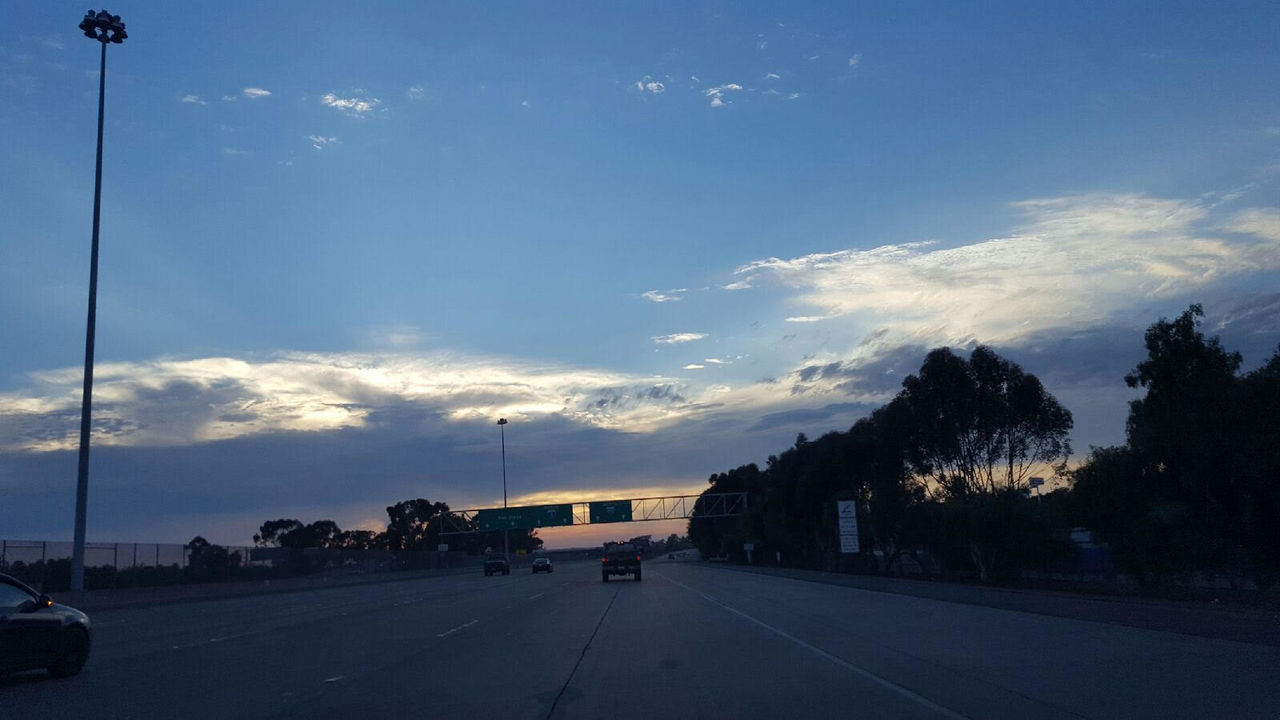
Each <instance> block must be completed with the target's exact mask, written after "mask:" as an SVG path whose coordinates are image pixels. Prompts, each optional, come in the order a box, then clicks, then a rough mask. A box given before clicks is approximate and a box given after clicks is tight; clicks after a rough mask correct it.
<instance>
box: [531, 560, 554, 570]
mask: <svg viewBox="0 0 1280 720" xmlns="http://www.w3.org/2000/svg"><path fill="white" fill-rule="evenodd" d="M533 571H534V572H535V573H540V572H555V570H554V569H553V568H552V567H551V558H549V557H540V558H534V559H533Z"/></svg>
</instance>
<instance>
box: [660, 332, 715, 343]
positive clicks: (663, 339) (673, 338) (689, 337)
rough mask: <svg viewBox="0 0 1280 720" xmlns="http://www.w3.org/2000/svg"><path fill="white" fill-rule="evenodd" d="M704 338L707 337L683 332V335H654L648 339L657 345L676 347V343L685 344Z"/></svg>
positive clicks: (701, 334)
mask: <svg viewBox="0 0 1280 720" xmlns="http://www.w3.org/2000/svg"><path fill="white" fill-rule="evenodd" d="M706 336H707V334H706V333H694V332H683V333H672V334H670V335H655V336H653V337H651V338H649V339H650V340H652V341H653V342H654V343H655V344H657V345H676V344H678V343H687V342H693V341H695V340H701V339H703V338H705V337H706Z"/></svg>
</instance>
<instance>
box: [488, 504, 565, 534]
mask: <svg viewBox="0 0 1280 720" xmlns="http://www.w3.org/2000/svg"><path fill="white" fill-rule="evenodd" d="M572 524H573V505H572V504H564V505H533V506H530V507H513V508H495V509H493V510H477V511H476V525H477V526H478V528H479V530H480V531H481V532H487V531H489V530H531V529H533V528H540V527H559V526H561V525H572Z"/></svg>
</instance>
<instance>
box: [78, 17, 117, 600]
mask: <svg viewBox="0 0 1280 720" xmlns="http://www.w3.org/2000/svg"><path fill="white" fill-rule="evenodd" d="M80 29H81V30H83V31H84V35H85V37H87V38H89V39H91V40H97V41H98V42H99V43H100V44H101V45H102V61H101V63H100V64H99V66H98V167H97V170H96V171H95V174H94V180H93V249H92V250H91V251H90V253H89V321H88V326H87V328H86V330H85V339H84V395H83V397H82V399H81V403H80V464H79V468H78V470H77V472H76V529H75V544H74V545H73V546H72V549H71V589H72V590H83V589H84V517H85V511H86V506H87V504H88V501H89V429H90V417H91V415H92V413H93V339H94V330H95V328H96V325H97V315H98V217H99V215H100V214H101V210H102V119H103V113H104V108H105V102H106V94H107V45H108V44H109V43H116V44H117V45H118V44H120V43H122V42H124V39H125V38H127V37H129V36H128V35H127V34H126V33H125V31H124V23H123V22H120V16H119V15H112V14H111V13H109V12H107V11H106V10H100V11H98V12H96V13H95V12H94V11H92V10H90V11H89V12H87V13H85V16H84V19H83V20H81V21H80Z"/></svg>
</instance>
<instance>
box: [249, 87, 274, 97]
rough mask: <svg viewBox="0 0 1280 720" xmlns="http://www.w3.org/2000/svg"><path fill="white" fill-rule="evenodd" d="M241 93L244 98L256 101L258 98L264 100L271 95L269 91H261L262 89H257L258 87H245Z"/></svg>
mask: <svg viewBox="0 0 1280 720" xmlns="http://www.w3.org/2000/svg"><path fill="white" fill-rule="evenodd" d="M243 92H244V96H245V97H247V98H249V99H250V100H257V99H259V98H264V97H268V96H269V95H271V91H270V90H263V89H262V88H258V87H247V88H245V89H244V90H243Z"/></svg>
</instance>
